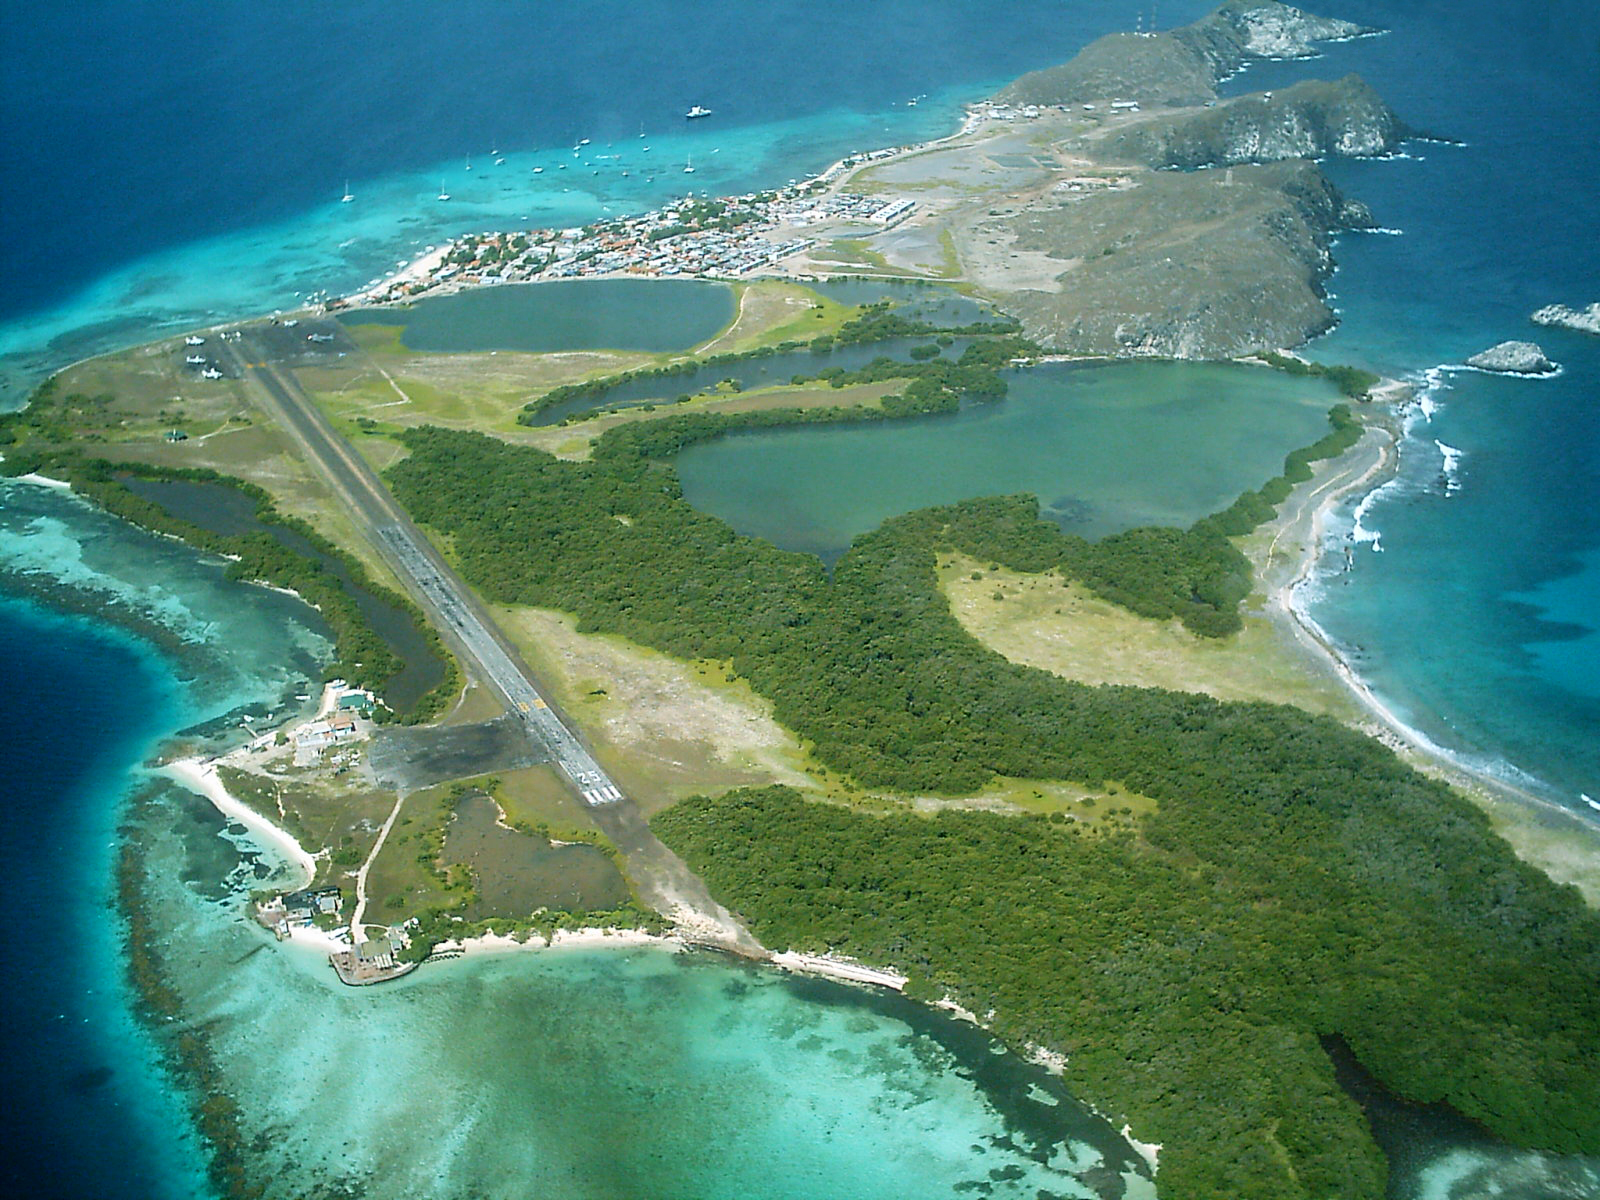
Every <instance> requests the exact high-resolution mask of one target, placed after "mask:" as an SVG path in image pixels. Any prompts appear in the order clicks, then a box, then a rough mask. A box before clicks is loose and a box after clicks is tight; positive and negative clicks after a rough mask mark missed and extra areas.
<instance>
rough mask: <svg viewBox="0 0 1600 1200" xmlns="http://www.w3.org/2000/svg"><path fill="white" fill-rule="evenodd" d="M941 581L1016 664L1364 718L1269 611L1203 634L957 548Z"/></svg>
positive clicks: (956, 606)
mask: <svg viewBox="0 0 1600 1200" xmlns="http://www.w3.org/2000/svg"><path fill="white" fill-rule="evenodd" d="M939 583H940V587H941V588H942V589H943V591H944V594H945V596H946V597H947V598H948V599H949V601H950V607H951V611H953V612H954V613H955V615H956V617H957V619H958V620H960V622H961V624H962V627H963V628H965V629H966V630H967V632H968V633H970V634H972V636H973V637H975V638H977V639H978V640H979V641H981V642H982V643H983V644H984V645H986V646H988V647H989V648H990V649H992V650H995V651H997V652H998V653H1000V654H1003V655H1005V656H1006V657H1007V658H1009V659H1011V660H1012V661H1013V662H1020V663H1025V664H1027V665H1028V666H1033V667H1039V668H1041V669H1043V670H1046V671H1051V672H1053V673H1055V674H1057V675H1061V676H1064V677H1065V678H1068V679H1076V680H1079V681H1081V682H1083V683H1122V684H1132V685H1135V686H1138V687H1159V688H1167V689H1169V690H1172V691H1183V692H1204V693H1206V694H1207V695H1211V696H1215V697H1217V698H1218V699H1222V700H1276V701H1280V702H1282V703H1285V704H1295V705H1298V706H1299V707H1301V708H1304V709H1307V710H1309V711H1311V712H1321V713H1330V714H1332V715H1334V716H1337V717H1341V718H1343V719H1346V720H1350V721H1355V720H1357V719H1358V718H1359V717H1360V710H1359V708H1358V707H1357V706H1356V704H1355V702H1354V700H1352V699H1351V697H1350V695H1349V693H1348V692H1347V691H1346V690H1345V688H1344V687H1343V686H1342V685H1341V684H1340V683H1339V682H1338V681H1337V680H1336V679H1335V678H1333V677H1332V676H1331V675H1330V674H1328V673H1326V672H1324V671H1322V670H1320V669H1319V668H1318V667H1317V665H1316V664H1315V663H1314V662H1313V661H1311V660H1310V659H1309V658H1308V656H1306V655H1305V654H1304V653H1303V652H1301V651H1299V650H1297V649H1296V648H1295V647H1293V646H1291V645H1288V644H1286V643H1285V641H1284V640H1283V638H1282V635H1281V634H1280V633H1279V631H1278V630H1277V628H1276V627H1275V626H1274V625H1273V624H1272V623H1271V622H1270V621H1268V620H1267V619H1266V618H1264V617H1259V616H1246V618H1245V627H1244V630H1243V632H1241V633H1240V634H1238V635H1237V636H1235V637H1232V638H1228V639H1225V640H1217V639H1213V638H1200V637H1196V636H1195V635H1194V634H1192V633H1190V632H1189V631H1188V630H1186V629H1184V628H1183V626H1182V625H1180V624H1179V623H1178V622H1177V621H1175V620H1174V621H1152V620H1149V619H1148V618H1145V617H1139V616H1135V615H1134V614H1133V613H1131V612H1129V611H1128V610H1127V609H1124V608H1119V607H1117V606H1116V605H1113V604H1110V603H1108V602H1106V601H1104V600H1099V599H1097V598H1095V597H1094V596H1092V595H1090V594H1089V592H1088V591H1087V590H1086V589H1084V588H1082V587H1080V586H1078V585H1077V584H1074V583H1070V582H1067V581H1065V580H1063V579H1062V578H1061V577H1060V576H1058V575H1056V574H1055V573H1053V572H1052V573H1048V574H1044V575H1020V574H1017V573H1016V572H1013V571H1005V570H999V571H997V570H991V569H990V564H988V563H979V562H977V561H975V560H973V559H970V558H967V557H965V556H963V555H956V554H952V555H946V556H944V557H943V558H942V559H941V560H940V562H939Z"/></svg>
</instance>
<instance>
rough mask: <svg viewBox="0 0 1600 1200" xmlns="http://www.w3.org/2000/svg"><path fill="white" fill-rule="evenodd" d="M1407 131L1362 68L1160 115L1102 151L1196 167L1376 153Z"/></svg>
mask: <svg viewBox="0 0 1600 1200" xmlns="http://www.w3.org/2000/svg"><path fill="white" fill-rule="evenodd" d="M1405 136H1406V128H1405V126H1404V125H1403V124H1402V123H1401V121H1400V118H1399V117H1397V116H1395V113H1394V110H1393V109H1391V108H1390V107H1389V106H1388V104H1386V103H1385V102H1384V100H1383V97H1381V96H1379V95H1378V93H1377V92H1375V91H1373V90H1372V88H1371V87H1370V86H1368V84H1367V83H1366V81H1365V80H1363V79H1362V78H1361V77H1360V76H1358V75H1346V76H1345V77H1344V78H1343V79H1340V80H1337V81H1335V82H1327V81H1324V80H1307V81H1306V82H1304V83H1297V84H1295V85H1294V86H1293V87H1290V88H1286V89H1285V90H1283V91H1281V92H1263V93H1259V94H1256V95H1251V96H1241V97H1239V98H1238V99H1236V100H1229V101H1225V102H1222V103H1219V104H1217V105H1216V106H1215V107H1211V108H1200V109H1190V110H1186V111H1183V112H1176V113H1172V114H1171V115H1167V116H1162V117H1157V118H1154V119H1152V120H1149V121H1145V122H1142V123H1140V124H1139V125H1137V126H1135V127H1133V128H1131V129H1127V130H1124V131H1122V132H1120V133H1118V134H1115V135H1113V136H1112V137H1109V138H1107V139H1105V140H1104V141H1103V142H1101V143H1100V144H1099V146H1098V147H1096V149H1095V153H1096V156H1097V157H1100V158H1102V159H1111V160H1115V161H1119V162H1136V163H1141V164H1144V165H1146V166H1151V167H1157V168H1178V169H1180V170H1193V169H1195V168H1197V167H1209V166H1228V165H1232V164H1235V163H1247V162H1276V161H1278V160H1279V159H1285V158H1323V157H1326V156H1328V155H1337V156H1340V157H1352V158H1354V157H1361V158H1366V157H1372V156H1375V155H1380V154H1388V153H1389V152H1391V151H1392V150H1393V149H1394V148H1395V147H1396V146H1398V145H1399V144H1400V142H1401V141H1402V140H1403V139H1404V138H1405Z"/></svg>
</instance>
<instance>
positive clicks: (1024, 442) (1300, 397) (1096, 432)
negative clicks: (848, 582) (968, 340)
mask: <svg viewBox="0 0 1600 1200" xmlns="http://www.w3.org/2000/svg"><path fill="white" fill-rule="evenodd" d="M1007 378H1008V382H1009V384H1010V394H1009V395H1008V396H1007V397H1006V398H1005V399H1004V400H1002V401H999V402H996V403H992V404H978V405H969V406H967V407H966V408H964V409H963V410H962V411H960V412H959V413H954V414H949V415H940V416H933V417H926V418H916V419H912V420H905V421H893V422H871V423H867V422H863V423H861V424H856V425H844V426H837V425H836V426H816V425H807V426H799V427H787V428H778V429H764V430H756V431H752V432H748V433H737V434H734V435H732V436H729V437H726V438H723V439H721V440H719V441H716V442H710V443H706V444H703V445H699V446H693V447H690V448H689V449H688V450H686V451H684V452H683V454H681V455H680V456H679V457H678V461H677V467H678V474H679V476H680V478H681V479H682V481H683V489H684V495H685V497H686V498H687V499H688V500H689V501H690V502H691V503H693V504H694V505H696V506H697V507H699V508H701V509H702V510H704V511H706V512H709V513H712V514H714V515H716V516H719V517H722V518H723V519H724V520H726V521H728V522H729V523H730V524H732V525H733V526H734V527H735V528H736V529H738V530H739V531H740V532H741V533H747V534H753V535H756V536H758V537H764V538H767V539H769V540H770V541H772V542H774V543H775V544H777V545H779V546H782V547H784V548H785V549H791V550H803V551H808V552H810V553H813V554H817V555H820V556H822V557H823V558H824V559H829V560H831V559H834V558H837V557H838V556H839V555H840V554H842V553H843V552H844V550H845V549H846V548H847V547H848V546H849V544H850V540H851V539H852V538H854V537H855V536H856V535H858V534H861V533H865V532H867V531H868V530H871V529H874V528H876V527H877V526H878V525H879V524H881V523H882V522H883V521H884V520H885V519H886V518H888V517H891V516H895V515H896V514H899V513H904V512H910V511H913V510H915V509H919V508H926V507H929V506H932V505H937V504H950V503H953V502H955V501H958V500H965V499H970V498H972V497H975V496H992V495H1003V494H1013V493H1018V492H1029V493H1032V494H1034V495H1036V496H1037V497H1038V498H1039V501H1040V504H1041V509H1042V512H1043V515H1044V516H1046V517H1048V518H1050V519H1052V520H1054V521H1055V522H1056V523H1057V524H1059V525H1060V526H1061V528H1062V529H1063V530H1065V531H1066V532H1068V533H1075V534H1079V535H1082V536H1084V537H1089V538H1099V537H1104V536H1105V535H1107V534H1111V533H1116V532H1118V531H1120V530H1124V529H1130V528H1133V527H1135V526H1138V525H1178V526H1185V525H1189V524H1190V523H1192V522H1193V521H1195V520H1197V519H1198V518H1200V517H1203V516H1206V515H1207V514H1209V513H1213V512H1216V511H1217V510H1219V509H1221V508H1225V507H1226V506H1227V505H1228V504H1230V503H1231V502H1232V501H1233V499H1234V497H1236V496H1237V495H1238V494H1239V493H1240V492H1241V491H1243V490H1245V489H1246V488H1253V487H1259V486H1260V485H1261V484H1262V483H1264V482H1265V481H1266V480H1268V479H1270V478H1272V477H1273V476H1275V475H1277V474H1278V473H1279V472H1280V471H1281V470H1282V469H1283V457H1284V455H1285V454H1287V453H1288V452H1289V451H1290V450H1293V449H1295V448H1297V447H1299V446H1304V445H1308V444H1309V443H1311V442H1314V441H1316V440H1317V439H1318V438H1319V437H1321V436H1322V434H1323V433H1324V432H1326V430H1327V422H1326V413H1327V410H1328V409H1329V407H1331V406H1332V405H1333V404H1334V403H1336V402H1337V401H1338V396H1337V394H1336V392H1335V390H1334V389H1333V387H1332V386H1331V385H1329V384H1327V383H1326V382H1325V381H1321V380H1314V379H1295V378H1291V377H1289V376H1287V375H1282V374H1279V373H1278V372H1275V371H1270V370H1266V369H1263V368H1256V367H1246V366H1236V365H1221V364H1201V363H1166V362H1164V363H1131V364H1120V365H1114V366H1113V365H1098V364H1096V365H1089V364H1068V363H1052V364H1046V365H1044V366H1040V367H1034V368H1029V369H1024V370H1016V371H1012V372H1009V373H1008V375H1007Z"/></svg>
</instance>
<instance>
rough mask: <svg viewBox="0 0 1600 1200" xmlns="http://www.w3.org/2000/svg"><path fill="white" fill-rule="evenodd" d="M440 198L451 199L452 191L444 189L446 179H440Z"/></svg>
mask: <svg viewBox="0 0 1600 1200" xmlns="http://www.w3.org/2000/svg"><path fill="white" fill-rule="evenodd" d="M439 199H441V200H448V199H450V193H449V192H447V191H445V190H444V180H442V179H441V180H440V181H439Z"/></svg>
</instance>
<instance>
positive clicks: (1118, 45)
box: [996, 0, 1378, 105]
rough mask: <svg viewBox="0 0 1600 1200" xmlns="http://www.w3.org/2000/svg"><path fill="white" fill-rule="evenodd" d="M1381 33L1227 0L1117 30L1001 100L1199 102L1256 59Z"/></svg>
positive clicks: (1249, 0) (1280, 7)
mask: <svg viewBox="0 0 1600 1200" xmlns="http://www.w3.org/2000/svg"><path fill="white" fill-rule="evenodd" d="M1376 32H1378V31H1377V30H1375V29H1369V28H1367V27H1365V26H1362V25H1355V24H1352V23H1351V22H1349V21H1337V20H1332V19H1329V18H1326V17H1318V16H1313V15H1311V14H1310V13H1306V12H1302V11H1301V10H1300V9H1298V8H1292V7H1290V6H1289V5H1287V4H1279V3H1276V2H1275V0H1229V2H1228V3H1227V4H1224V5H1223V6H1222V7H1221V8H1219V9H1217V10H1216V11H1215V12H1212V13H1211V14H1209V15H1208V16H1205V17H1202V18H1200V20H1198V21H1196V22H1194V24H1192V25H1184V26H1180V27H1179V28H1177V29H1171V30H1167V31H1165V32H1162V33H1114V34H1110V35H1108V36H1106V37H1103V38H1100V39H1099V40H1097V41H1094V42H1091V43H1089V45H1088V46H1086V47H1084V49H1083V50H1082V51H1081V52H1079V53H1078V54H1077V56H1075V57H1074V58H1073V59H1072V60H1071V61H1070V62H1067V63H1065V64H1063V65H1061V66H1059V67H1048V68H1046V69H1045V70H1042V71H1032V72H1030V73H1029V74H1027V75H1024V76H1022V77H1021V78H1020V79H1018V80H1017V81H1016V82H1014V83H1012V84H1011V85H1010V86H1009V87H1007V88H1006V89H1005V90H1004V91H1002V92H1001V93H1000V94H999V96H998V97H996V98H997V99H999V100H1000V101H1002V102H1004V103H1010V104H1019V105H1022V104H1041V105H1042V104H1082V103H1087V102H1091V101H1103V100H1141V101H1156V102H1163V103H1169V104H1200V103H1202V102H1204V101H1207V100H1212V99H1214V98H1215V97H1216V94H1217V92H1216V85H1217V84H1218V83H1219V82H1221V81H1222V80H1224V79H1226V78H1227V77H1228V76H1230V75H1232V74H1234V73H1235V72H1236V71H1238V70H1240V69H1241V68H1242V67H1244V66H1245V65H1246V64H1247V63H1249V62H1251V61H1252V60H1255V59H1276V58H1304V57H1307V56H1308V55H1311V54H1313V53H1314V52H1315V49H1314V47H1315V44H1316V43H1317V42H1320V41H1338V40H1346V39H1349V38H1354V37H1362V36H1365V35H1367V34H1371V33H1376Z"/></svg>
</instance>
